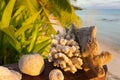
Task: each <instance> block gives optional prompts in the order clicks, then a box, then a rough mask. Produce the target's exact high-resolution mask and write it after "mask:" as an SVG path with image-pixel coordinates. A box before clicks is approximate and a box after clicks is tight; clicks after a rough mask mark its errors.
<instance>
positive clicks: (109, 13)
mask: <svg viewBox="0 0 120 80" xmlns="http://www.w3.org/2000/svg"><path fill="white" fill-rule="evenodd" d="M76 13H77V14H78V15H79V16H80V17H81V19H82V23H83V24H82V26H85V27H86V26H92V25H95V26H96V27H97V38H98V40H99V41H100V42H102V43H104V44H107V45H109V46H111V47H112V48H114V49H116V50H118V51H119V52H120V10H119V9H118V10H111V9H109V10H82V11H76Z"/></svg>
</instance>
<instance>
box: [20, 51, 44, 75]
mask: <svg viewBox="0 0 120 80" xmlns="http://www.w3.org/2000/svg"><path fill="white" fill-rule="evenodd" d="M18 64H19V69H20V71H21V72H22V73H25V74H28V75H31V76H37V75H39V74H41V73H42V71H43V70H44V59H43V57H42V56H41V55H39V54H37V53H34V54H27V55H23V56H22V57H21V58H20V60H19V63H18Z"/></svg>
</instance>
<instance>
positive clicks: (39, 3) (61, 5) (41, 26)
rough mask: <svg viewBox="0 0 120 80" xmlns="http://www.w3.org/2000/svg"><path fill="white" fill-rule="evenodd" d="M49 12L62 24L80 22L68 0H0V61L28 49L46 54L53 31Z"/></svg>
mask: <svg viewBox="0 0 120 80" xmlns="http://www.w3.org/2000/svg"><path fill="white" fill-rule="evenodd" d="M50 16H53V17H54V18H55V19H56V20H58V21H59V22H60V24H61V26H63V27H65V26H68V25H71V24H72V23H74V24H76V25H78V26H80V20H79V17H78V16H77V15H76V14H75V12H74V9H73V7H72V6H71V5H70V2H69V0H64V1H63V0H0V64H6V63H13V62H16V61H17V60H18V59H19V58H20V57H21V56H22V55H24V54H28V53H31V52H38V53H40V54H41V55H43V56H44V57H46V53H48V52H49V47H50V35H51V34H56V31H55V29H54V28H53V23H52V22H51V18H50Z"/></svg>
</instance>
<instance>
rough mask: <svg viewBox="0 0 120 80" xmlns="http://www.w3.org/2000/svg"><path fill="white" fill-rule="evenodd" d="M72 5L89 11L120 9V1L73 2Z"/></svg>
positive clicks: (83, 0) (77, 0) (89, 0)
mask: <svg viewBox="0 0 120 80" xmlns="http://www.w3.org/2000/svg"><path fill="white" fill-rule="evenodd" d="M71 3H72V4H74V5H76V6H79V7H82V8H87V9H120V0H76V2H74V0H71Z"/></svg>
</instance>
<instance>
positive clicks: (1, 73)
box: [0, 66, 22, 80]
mask: <svg viewBox="0 0 120 80" xmlns="http://www.w3.org/2000/svg"><path fill="white" fill-rule="evenodd" d="M21 79H22V75H21V74H20V73H19V72H17V71H14V70H9V69H8V68H6V67H3V66H0V80H21Z"/></svg>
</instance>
